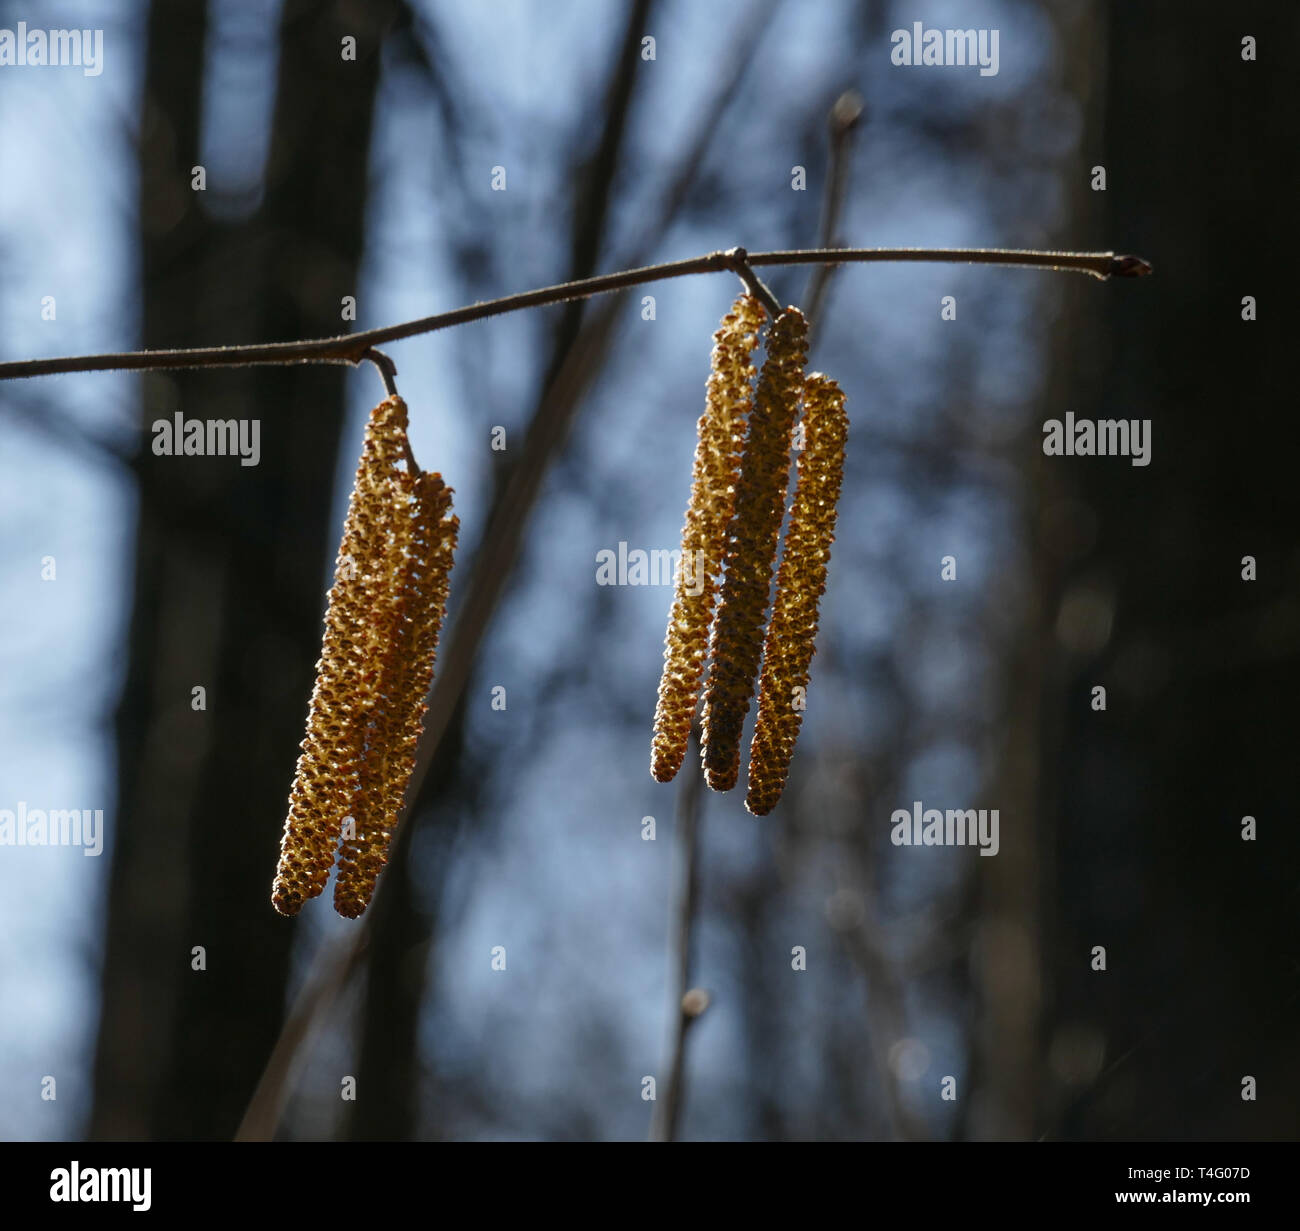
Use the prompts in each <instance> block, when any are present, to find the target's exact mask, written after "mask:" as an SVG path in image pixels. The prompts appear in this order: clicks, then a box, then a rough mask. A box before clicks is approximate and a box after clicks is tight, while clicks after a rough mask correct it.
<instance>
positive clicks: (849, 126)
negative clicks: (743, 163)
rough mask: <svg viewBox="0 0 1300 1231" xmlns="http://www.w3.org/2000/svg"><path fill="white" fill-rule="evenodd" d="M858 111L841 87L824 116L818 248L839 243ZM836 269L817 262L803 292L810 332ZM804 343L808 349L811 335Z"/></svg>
mask: <svg viewBox="0 0 1300 1231" xmlns="http://www.w3.org/2000/svg"><path fill="white" fill-rule="evenodd" d="M862 110H863V103H862V96H861V95H860V94H858V93H857V92H856V91H854V90H845V91H844V93H843V94H841V95H840V96H839V98H837V99H836V100H835V105H834V106H833V107H831V111H830V115H829V117H828V118H827V128H828V129H829V130H830V153H829V155H828V163H829V169H828V171H827V174H826V195H825V196H824V197H823V198H822V219H821V229H820V231H819V232H818V238H817V246H818V247H819V248H833V247H835V246H836V245H838V244H839V242H840V237H839V229H840V214H841V213H842V212H843V210H844V198H845V196H846V195H847V192H848V185H849V150H850V147H851V144H852V137H853V133H854V132H855V130H856V129H857V127H858V123H859V122H860V121H861V119H862ZM838 268H839V266H838V265H829V264H828V265H818V266H817V267H816V269H814V270H813V275H812V277H811V278H810V279H809V280H808V291H807V293H806V294H805V295H804V315H805V316H806V317H807V318H808V322H809V330H810V332H811V331H815V330H816V329H817V327H818V325H820V323H821V318H822V307H823V306H824V304H825V302H826V293H827V291H828V290H829V289H830V283H831V275H832V274H834V272H835V271H836V270H837V269H838ZM808 346H809V349H810V350H811V349H812V341H811V338H810V340H809V344H808Z"/></svg>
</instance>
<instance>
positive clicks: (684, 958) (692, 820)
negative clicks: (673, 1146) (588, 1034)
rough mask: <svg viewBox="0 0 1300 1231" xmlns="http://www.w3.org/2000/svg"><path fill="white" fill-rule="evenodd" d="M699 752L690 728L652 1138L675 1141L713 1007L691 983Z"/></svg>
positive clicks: (679, 798) (680, 800) (679, 800)
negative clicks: (690, 1062) (704, 1017)
mask: <svg viewBox="0 0 1300 1231" xmlns="http://www.w3.org/2000/svg"><path fill="white" fill-rule="evenodd" d="M698 757H699V739H698V737H697V733H696V732H695V731H694V730H692V732H691V746H690V750H689V751H688V752H687V754H686V760H687V764H688V765H689V766H690V767H691V769H692V771H693V772H689V773H686V774H684V775H683V781H682V784H681V789H680V791H679V792H678V795H677V843H678V846H677V851H678V854H677V859H678V863H677V878H678V889H677V920H676V922H677V928H676V931H675V933H674V935H673V952H672V957H673V966H674V974H675V975H676V979H675V981H674V984H673V989H672V990H673V999H672V1002H671V1007H670V1010H669V1012H670V1015H671V1017H672V1020H673V1040H672V1060H671V1062H670V1067H669V1070H668V1081H667V1084H666V1085H665V1087H664V1091H663V1097H662V1098H656V1099H655V1109H654V1114H653V1115H652V1116H651V1118H650V1140H651V1141H672V1140H673V1139H674V1138H675V1137H676V1135H677V1123H678V1121H679V1120H680V1119H681V1111H682V1103H683V1101H684V1095H685V1089H686V1075H685V1074H686V1035H687V1032H688V1031H689V1030H690V1027H691V1025H692V1024H693V1023H694V1022H695V1021H697V1020H698V1019H699V1017H700V1015H701V1014H702V1013H703V1012H704V1010H705V1009H707V1008H708V1007H709V997H708V994H707V993H706V992H704V991H702V990H701V989H699V988H694V989H692V987H691V939H692V936H693V933H694V931H695V913H696V907H697V905H698V903H699V896H700V884H699V871H698V853H699V844H700V843H699V831H700V794H701V792H700V783H701V782H703V780H704V776H703V775H702V774H701V773H700V772H699V771H698V769H695V768H694V762H695V761H696V760H697V759H698Z"/></svg>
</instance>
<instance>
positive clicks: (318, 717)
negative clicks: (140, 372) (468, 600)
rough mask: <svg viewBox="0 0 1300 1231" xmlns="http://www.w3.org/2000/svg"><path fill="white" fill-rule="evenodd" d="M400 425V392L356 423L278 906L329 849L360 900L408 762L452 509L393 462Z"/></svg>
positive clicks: (363, 903) (440, 486) (298, 897)
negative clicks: (358, 440) (360, 439)
mask: <svg viewBox="0 0 1300 1231" xmlns="http://www.w3.org/2000/svg"><path fill="white" fill-rule="evenodd" d="M406 425H407V417H406V404H405V403H404V402H403V401H402V399H401V398H399V397H390V398H387V399H386V400H385V401H383V402H381V403H380V404H379V405H378V406H376V407H375V409H374V410H372V411H371V412H370V420H369V422H368V423H367V425H366V435H365V445H364V447H363V449H362V453H361V461H360V462H359V464H358V466H357V474H356V481H355V483H354V484H353V488H352V496H351V499H350V501H349V503H348V513H347V521H346V522H345V523H344V527H343V541H342V543H341V544H340V546H339V553H338V558H337V561H336V563H335V569H334V584H333V587H332V588H331V590H330V594H329V607H328V610H327V611H326V614H325V636H324V644H323V646H322V649H321V657H320V661H319V662H318V663H317V664H316V685H315V689H314V691H313V692H312V697H311V707H310V710H309V712H308V716H307V736H306V738H305V739H304V740H303V742H302V755H301V756H300V757H299V758H298V770H297V775H296V777H295V778H294V782H293V787H292V790H291V792H290V795H289V815H288V818H287V819H286V821H285V826H284V837H283V839H282V840H281V843H280V865H279V868H278V869H277V871H276V877H275V884H274V886H273V888H272V891H271V901H272V903H273V904H274V906H275V909H276V910H278V911H279V912H280V913H281V914H282V915H296V914H297V913H298V911H299V910H301V909H302V904H303V903H304V902H305V901H306V900H307V899H308V898H313V897H315V896H316V895H317V894H319V893H320V892H321V890H322V889H324V887H325V883H326V881H327V880H328V879H329V874H330V869H331V868H332V867H333V866H334V862H335V857H336V855H337V858H338V876H337V877H336V879H335V882H334V909H335V910H337V911H338V912H339V914H340V915H344V916H346V917H347V918H349V919H355V918H356V917H357V916H359V915H360V914H361V913H362V912H363V911H364V910H365V909H366V907H367V905H369V903H370V898H371V895H372V894H373V893H374V891H375V882H376V880H377V878H378V876H379V873H380V870H381V869H382V868H383V866H384V864H385V862H386V861H387V858H388V847H389V843H390V841H391V840H392V836H393V831H394V829H395V828H396V826H397V820H398V816H399V814H400V813H401V809H402V802H403V798H404V796H405V794H406V788H407V785H408V783H409V781H410V777H411V772H412V770H413V769H414V767H415V748H416V743H417V741H418V739H419V735H420V727H421V723H422V721H423V718H424V710H425V704H424V699H425V696H426V695H427V694H428V691H429V685H430V682H431V680H432V678H433V666H434V658H435V654H436V651H437V646H438V633H439V630H440V628H441V627H442V620H443V616H444V614H445V611H446V605H447V590H448V585H449V576H450V573H451V565H452V556H453V554H454V552H455V549H456V532H457V528H458V525H459V523H458V521H457V519H456V517H455V516H454V515H453V514H452V512H451V495H452V493H451V488H449V487H448V486H447V485H446V484H445V483H444V482H443V480H442V476H441V475H438V474H429V473H426V472H422V471H418V470H407V469H404V468H403V466H402V462H403V459H404V457H406V456H407V445H406Z"/></svg>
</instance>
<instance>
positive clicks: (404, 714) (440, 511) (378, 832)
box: [334, 473, 459, 919]
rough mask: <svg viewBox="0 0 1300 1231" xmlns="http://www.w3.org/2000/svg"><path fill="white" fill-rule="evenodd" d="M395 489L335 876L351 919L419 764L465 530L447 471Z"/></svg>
mask: <svg viewBox="0 0 1300 1231" xmlns="http://www.w3.org/2000/svg"><path fill="white" fill-rule="evenodd" d="M399 486H400V489H401V507H400V513H399V516H398V518H397V521H396V523H395V532H394V536H393V553H392V557H391V560H390V564H391V572H390V575H389V579H388V580H389V585H388V589H387V590H386V592H385V603H384V606H383V608H382V609H381V610H378V611H377V612H376V623H377V626H378V627H379V628H380V629H382V632H383V636H382V638H381V641H380V644H379V646H378V647H377V652H376V655H375V662H374V671H375V675H376V682H375V690H374V698H373V706H372V709H371V711H370V714H369V715H368V717H367V722H366V727H365V758H364V767H363V770H362V772H361V775H360V777H359V780H358V783H357V793H356V796H355V798H354V804H353V809H352V816H353V821H354V824H353V827H352V833H351V834H348V833H346V832H345V834H344V838H343V842H342V845H341V846H340V848H339V866H338V876H337V878H336V880H335V882H334V909H335V910H337V911H338V913H339V914H340V915H344V916H345V917H347V918H349V919H355V918H357V917H358V916H359V915H361V914H362V912H364V911H365V909H366V907H367V906H368V905H369V904H370V899H371V897H372V895H373V894H374V891H375V884H376V881H377V880H378V877H379V873H380V872H381V871H382V870H383V867H384V865H385V864H386V863H387V862H388V848H389V845H390V843H391V842H392V837H393V832H394V830H395V829H396V827H397V821H398V817H399V816H400V815H401V811H402V805H403V802H404V800H405V797H406V789H407V786H408V785H409V783H410V779H411V773H412V771H413V770H414V768H415V752H416V745H417V744H418V742H419V738H420V729H421V724H422V721H423V717H424V712H425V709H426V708H427V707H426V706H425V704H424V699H425V696H426V695H427V694H428V691H429V686H430V684H431V683H432V680H433V669H434V661H435V659H436V657H437V648H438V636H439V633H440V631H441V628H442V621H443V618H444V616H445V614H446V607H447V594H448V590H449V586H450V574H451V565H452V557H453V555H454V553H455V550H456V535H457V530H458V527H459V521H458V519H457V518H456V517H455V516H454V515H453V514H452V513H451V495H452V493H451V489H450V488H449V487H448V486H447V485H446V484H445V483H444V482H443V480H442V476H441V475H438V474H427V473H422V474H419V475H418V476H414V477H412V476H410V475H402V476H400V479H399Z"/></svg>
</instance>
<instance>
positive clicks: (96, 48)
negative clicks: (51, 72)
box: [0, 21, 104, 77]
mask: <svg viewBox="0 0 1300 1231" xmlns="http://www.w3.org/2000/svg"><path fill="white" fill-rule="evenodd" d="M68 67H75V68H80V69H81V71H82V72H83V73H84V74H85V75H86V76H87V77H98V76H99V74H100V73H102V72H103V71H104V32H103V30H29V29H28V28H27V23H26V22H25V21H20V22H19V23H18V26H17V28H16V29H13V30H9V29H6V28H0V68H68Z"/></svg>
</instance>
